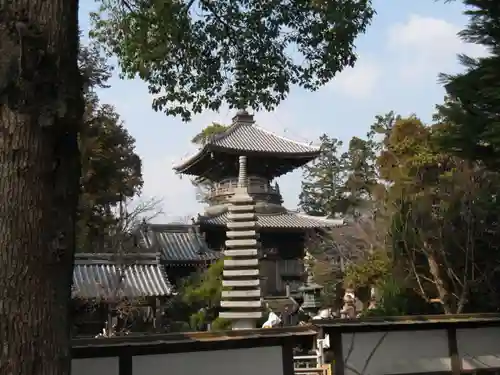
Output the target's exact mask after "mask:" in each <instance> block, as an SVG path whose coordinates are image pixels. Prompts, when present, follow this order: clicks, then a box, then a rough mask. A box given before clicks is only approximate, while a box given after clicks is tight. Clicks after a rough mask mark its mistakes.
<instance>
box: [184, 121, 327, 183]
mask: <svg viewBox="0 0 500 375" xmlns="http://www.w3.org/2000/svg"><path fill="white" fill-rule="evenodd" d="M319 154H320V148H319V147H317V146H312V145H309V144H306V143H302V142H296V141H293V140H291V139H288V138H285V137H282V136H279V135H277V134H275V133H272V132H270V131H268V130H265V129H263V128H261V127H259V126H257V125H255V123H254V120H253V116H252V115H249V114H248V113H246V112H245V111H240V112H238V114H237V115H236V116H235V117H234V118H233V123H232V125H231V126H230V127H229V128H228V129H227V130H226V131H224V132H222V133H220V134H216V135H214V136H212V137H211V138H210V139H208V141H207V142H206V143H205V145H204V146H203V147H202V148H201V149H200V150H199V151H198V152H197V153H196V154H195V155H193V156H191V157H190V158H188V159H187V160H185V161H184V162H182V163H181V164H179V165H177V166H174V169H175V170H176V171H177V172H179V173H184V174H190V175H195V176H204V177H207V178H209V179H211V180H216V179H217V177H216V178H214V176H213V175H214V173H211V172H212V171H213V170H218V171H220V170H221V166H222V165H223V164H225V166H226V168H228V170H227V171H225V172H226V173H229V175H226V176H223V175H221V176H219V178H223V177H230V175H234V176H237V171H236V170H234V171H232V170H231V168H233V169H234V167H235V166H237V158H238V156H242V155H246V156H251V157H255V158H262V159H266V160H267V161H268V163H267V170H262V172H261V173H260V174H259V173H258V172H255V175H262V176H266V177H269V178H272V177H278V176H280V175H283V174H285V173H288V172H290V171H291V170H293V169H295V168H298V167H300V166H302V165H304V164H306V163H308V162H309V161H311V160H313V159H315V158H316V157H317V156H318V155H319ZM271 159H275V161H274V163H273V162H271V163H269V161H270V160H271ZM214 160H215V161H214ZM217 161H219V162H217ZM252 164H253V165H254V166H259V167H260V168H262V164H263V163H262V162H258V163H249V168H252ZM264 164H266V163H264ZM222 169H224V166H222ZM234 173H236V174H234ZM251 174H252V171H251V170H249V175H251Z"/></svg>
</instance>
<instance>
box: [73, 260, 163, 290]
mask: <svg viewBox="0 0 500 375" xmlns="http://www.w3.org/2000/svg"><path fill="white" fill-rule="evenodd" d="M133 258H135V256H127V257H124V259H123V260H122V261H121V262H120V261H119V260H118V259H116V260H113V257H112V256H110V255H109V254H77V256H76V259H75V266H74V268H73V296H74V297H77V298H85V299H87V298H88V299H94V298H103V299H106V298H125V297H126V298H140V297H157V296H168V295H170V294H171V293H172V286H171V285H170V282H169V281H168V278H167V275H166V274H165V272H164V270H163V269H162V267H161V265H159V264H158V263H157V262H156V256H154V254H153V256H150V257H149V259H147V258H148V256H144V255H137V259H135V261H134V259H133Z"/></svg>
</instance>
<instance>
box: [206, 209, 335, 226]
mask: <svg viewBox="0 0 500 375" xmlns="http://www.w3.org/2000/svg"><path fill="white" fill-rule="evenodd" d="M256 216H257V227H259V228H269V229H272V228H273V229H316V228H317V229H326V228H334V227H340V226H343V225H344V220H343V219H328V218H325V217H319V216H310V215H306V214H304V213H297V212H292V211H287V212H280V213H272V214H271V213H269V214H267V213H266V214H263V213H256ZM198 220H199V223H200V224H202V225H220V226H226V225H227V222H228V221H229V220H228V213H227V212H224V213H222V214H220V215H217V216H199V217H198Z"/></svg>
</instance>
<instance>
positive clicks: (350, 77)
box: [329, 58, 381, 99]
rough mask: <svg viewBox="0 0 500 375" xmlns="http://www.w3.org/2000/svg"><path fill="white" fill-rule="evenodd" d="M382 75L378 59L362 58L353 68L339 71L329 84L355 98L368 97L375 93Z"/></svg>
mask: <svg viewBox="0 0 500 375" xmlns="http://www.w3.org/2000/svg"><path fill="white" fill-rule="evenodd" d="M380 77H381V69H380V66H379V65H378V64H377V62H376V61H374V60H370V59H363V58H360V59H358V62H357V63H356V65H355V66H354V67H353V68H351V67H349V68H345V69H344V70H343V71H342V72H341V73H339V74H338V75H337V76H336V77H335V78H334V79H333V80H332V82H330V84H329V86H330V87H331V88H332V90H334V91H336V92H338V93H341V94H345V95H347V96H349V97H351V98H353V99H366V98H368V97H370V96H371V95H372V94H373V93H374V91H375V88H376V87H377V84H378V83H379V79H380Z"/></svg>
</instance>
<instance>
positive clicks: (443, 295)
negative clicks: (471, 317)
mask: <svg viewBox="0 0 500 375" xmlns="http://www.w3.org/2000/svg"><path fill="white" fill-rule="evenodd" d="M426 255H427V262H428V264H429V271H430V273H431V275H432V278H433V280H434V285H435V286H436V291H437V293H438V296H439V299H440V301H441V305H442V306H443V311H444V313H445V314H447V315H449V314H454V313H455V311H454V310H453V307H452V306H451V305H450V302H451V299H452V297H451V296H450V292H449V291H448V290H447V289H446V286H445V282H444V280H443V278H442V277H441V272H440V269H439V262H438V260H437V259H436V256H435V255H434V254H432V252H431V251H429V252H428V253H427V254H426Z"/></svg>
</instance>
